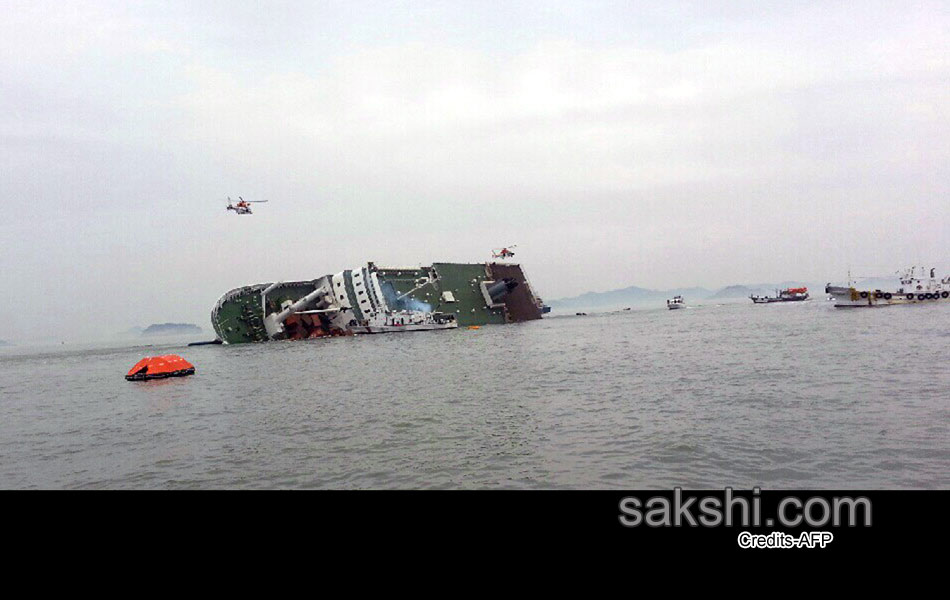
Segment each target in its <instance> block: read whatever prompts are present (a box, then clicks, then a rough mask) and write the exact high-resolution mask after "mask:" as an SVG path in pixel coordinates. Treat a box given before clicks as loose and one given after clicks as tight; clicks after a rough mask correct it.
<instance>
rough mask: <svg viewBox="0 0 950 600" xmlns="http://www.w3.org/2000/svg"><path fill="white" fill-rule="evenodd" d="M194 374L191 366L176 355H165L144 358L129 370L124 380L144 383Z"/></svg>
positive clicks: (193, 367) (193, 368)
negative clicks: (145, 381)
mask: <svg viewBox="0 0 950 600" xmlns="http://www.w3.org/2000/svg"><path fill="white" fill-rule="evenodd" d="M194 373H195V366H194V365H193V364H191V363H190V362H188V361H187V360H185V359H184V358H182V357H180V356H178V355H177V354H166V355H165V356H146V357H145V358H143V359H142V360H140V361H139V362H137V363H135V366H134V367H132V368H131V369H129V372H128V373H126V375H125V378H126V379H128V380H129V381H144V380H146V379H163V378H165V377H184V376H185V375H194Z"/></svg>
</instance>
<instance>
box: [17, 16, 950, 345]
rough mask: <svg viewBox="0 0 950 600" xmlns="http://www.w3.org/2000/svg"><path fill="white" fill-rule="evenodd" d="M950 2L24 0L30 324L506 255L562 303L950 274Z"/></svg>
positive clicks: (176, 311) (21, 133)
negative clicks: (237, 203)
mask: <svg viewBox="0 0 950 600" xmlns="http://www.w3.org/2000/svg"><path fill="white" fill-rule="evenodd" d="M948 6H950V5H948V3H946V2H912V1H907V0H905V1H901V2H871V1H866V2H830V1H822V2H788V1H787V0H783V1H780V2H765V1H761V0H760V1H755V2H751V1H750V2H742V1H731V2H714V1H709V0H706V1H701V2H660V1H654V2H649V3H647V2H632V1H629V0H628V1H621V2H604V3H600V2H577V3H568V2H550V1H545V2H536V3H535V2H510V1H506V2H486V1H478V2H463V1H461V0H455V1H450V2H444V3H442V2H434V1H431V0H427V1H425V2H422V1H418V2H359V1H349V2H239V1H235V0H227V1H220V2H210V1H197V2H169V3H165V2H134V3H131V2H124V1H123V2H115V3H106V2H89V3H78V2H50V3H47V2H39V1H36V0H29V1H11V0H0V13H2V15H3V16H2V18H0V169H2V172H0V202H2V204H0V240H2V253H0V273H2V275H0V287H2V290H3V296H2V300H0V338H6V339H14V340H16V339H24V338H28V337H30V336H32V335H36V336H39V337H44V338H47V337H54V338H56V339H67V340H68V339H90V338H94V337H103V336H108V335H112V334H113V333H114V332H116V331H120V330H123V329H126V328H128V327H131V326H133V325H147V324H149V323H152V322H164V321H192V322H197V323H199V324H200V325H201V326H203V327H207V326H208V313H209V311H210V309H211V307H212V305H213V303H214V302H215V300H216V299H217V298H218V296H220V295H221V294H222V293H223V292H225V291H227V290H228V289H230V288H233V287H237V286H239V285H243V284H248V283H258V282H265V281H274V280H281V279H311V278H314V277H317V276H320V275H324V274H327V273H331V272H335V271H339V270H341V269H344V268H350V267H358V266H360V265H363V264H365V262H366V261H369V260H372V261H375V262H377V264H383V265H404V264H416V265H417V264H420V263H429V262H432V261H466V262H467V261H481V260H485V259H487V258H489V251H490V249H491V248H493V247H497V246H502V245H506V244H518V249H517V250H518V256H517V258H518V259H520V260H521V262H522V264H523V265H524V266H525V267H526V270H527V272H528V274H529V276H530V277H531V279H532V281H533V283H534V285H535V287H536V288H537V291H538V292H539V293H540V294H541V295H542V296H543V297H545V298H557V297H563V296H572V295H576V294H579V293H582V292H586V291H591V290H594V291H603V290H608V289H613V288H618V287H626V286H629V285H640V286H643V287H652V288H668V287H675V286H693V285H702V286H706V287H711V288H715V287H719V286H723V285H727V284H734V283H746V282H769V281H781V280H792V279H800V280H803V281H826V280H835V279H845V278H846V273H847V269H848V268H849V267H851V268H852V270H853V271H855V272H856V273H857V272H859V271H863V272H864V273H858V274H867V275H878V274H888V273H891V272H893V271H895V270H897V269H899V268H901V267H903V266H905V265H909V264H921V263H923V264H926V265H927V266H928V267H929V266H937V267H938V268H939V269H940V270H941V271H943V272H950V246H948V240H950V210H947V208H948V200H950V194H948V192H950V178H948V176H950V169H948V165H950V126H948V125H950V8H948ZM228 195H230V196H231V197H232V198H236V197H237V196H238V195H242V196H244V198H246V199H261V198H268V199H270V203H269V204H266V205H260V207H259V208H258V209H256V210H255V214H254V215H253V216H251V217H238V216H236V215H234V214H233V213H228V212H226V211H225V205H226V201H225V198H226V196H228Z"/></svg>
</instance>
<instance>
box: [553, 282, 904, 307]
mask: <svg viewBox="0 0 950 600" xmlns="http://www.w3.org/2000/svg"><path fill="white" fill-rule="evenodd" d="M830 283H831V284H833V285H847V282H846V281H831V282H830ZM854 286H855V287H856V288H858V289H863V290H874V289H881V290H896V289H897V288H899V287H900V279H899V278H898V277H896V276H893V277H865V278H862V279H859V280H857V281H855V282H854ZM795 287H807V288H808V291H809V293H810V294H811V296H812V297H819V296H820V295H821V294H823V293H824V290H825V283H815V282H811V283H808V282H804V281H780V282H778V283H750V284H744V285H740V284H736V285H729V286H726V287H724V288H722V289H720V290H718V291H716V292H713V291H712V290H708V289H706V288H702V287H691V288H676V289H672V290H651V289H647V288H641V287H637V286H630V287H626V288H622V289H619V290H610V291H607V292H587V293H586V294H581V295H580V296H572V297H570V298H559V299H557V300H551V301H550V302H548V305H550V306H551V308H554V309H564V310H574V309H579V308H621V307H625V306H631V305H635V304H663V303H664V302H665V300H667V299H669V298H672V297H673V296H683V298H685V299H686V302H687V303H691V302H695V301H696V300H727V299H732V298H748V297H749V296H750V295H752V294H757V295H759V296H768V295H773V294H775V290H784V289H786V288H795Z"/></svg>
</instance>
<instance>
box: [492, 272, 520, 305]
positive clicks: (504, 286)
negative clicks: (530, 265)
mask: <svg viewBox="0 0 950 600" xmlns="http://www.w3.org/2000/svg"><path fill="white" fill-rule="evenodd" d="M516 287H518V282H517V281H516V280H514V279H512V278H511V277H505V278H504V279H502V280H501V281H496V282H495V283H493V284H491V285H490V286H488V295H489V296H490V297H491V299H492V302H494V303H497V302H501V300H502V299H503V298H504V297H505V296H507V295H508V294H509V293H510V292H511V290H513V289H515V288H516Z"/></svg>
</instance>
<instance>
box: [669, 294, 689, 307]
mask: <svg viewBox="0 0 950 600" xmlns="http://www.w3.org/2000/svg"><path fill="white" fill-rule="evenodd" d="M666 307H667V308H668V309H670V310H676V309H677V308H686V302H685V301H684V300H683V297H682V296H673V299H672V300H667V301H666Z"/></svg>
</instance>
